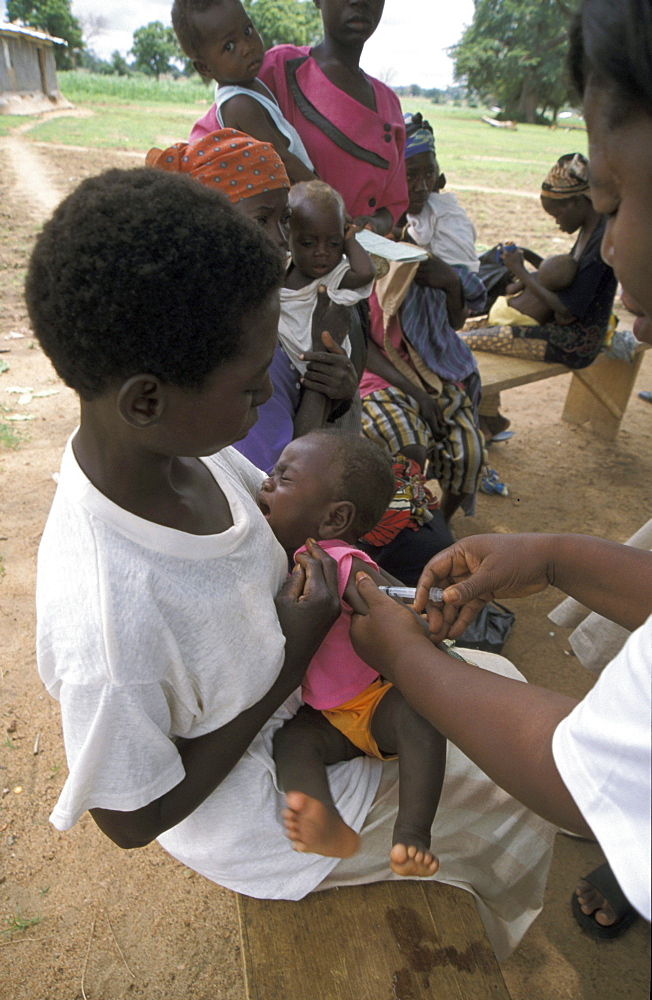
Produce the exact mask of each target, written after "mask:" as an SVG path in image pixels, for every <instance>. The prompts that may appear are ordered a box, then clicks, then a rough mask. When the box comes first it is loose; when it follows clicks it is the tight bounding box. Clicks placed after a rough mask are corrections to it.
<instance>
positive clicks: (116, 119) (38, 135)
mask: <svg viewBox="0 0 652 1000" xmlns="http://www.w3.org/2000/svg"><path fill="white" fill-rule="evenodd" d="M77 107H81V108H86V109H88V110H90V111H92V115H91V116H90V117H86V118H50V119H46V120H45V121H43V122H40V123H39V124H37V125H36V126H35V127H34V128H33V129H31V130H30V131H29V133H28V134H27V138H29V139H32V140H35V141H38V142H52V143H56V144H62V145H64V146H88V147H91V148H93V149H132V150H138V151H139V152H143V153H145V152H147V150H148V149H150V148H151V147H152V146H162V147H165V146H170V145H172V143H173V142H179V141H180V140H184V141H185V140H186V139H187V138H188V134H189V132H190V129H191V128H192V124H193V122H194V121H195V119H197V118H199V117H200V115H202V114H203V113H204V110H205V109H202V108H197V109H194V110H193V109H187V110H181V109H179V110H171V109H170V108H169V106H168V107H163V106H160V105H158V106H157V105H146V104H141V105H139V104H135V105H128V106H120V105H118V104H105V105H104V104H92V105H91V104H89V105H77Z"/></svg>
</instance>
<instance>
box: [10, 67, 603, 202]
mask: <svg viewBox="0 0 652 1000" xmlns="http://www.w3.org/2000/svg"><path fill="white" fill-rule="evenodd" d="M59 85H60V87H61V90H62V92H63V93H64V94H65V96H66V97H68V99H69V100H70V101H72V103H73V104H74V105H75V107H76V109H77V110H78V111H82V112H86V114H85V115H84V116H82V117H73V116H66V117H60V118H58V117H57V118H55V117H48V116H44V117H43V118H42V119H41V120H39V121H38V122H36V123H35V124H34V126H33V127H32V128H31V129H30V130H29V138H30V139H33V140H35V141H39V142H51V143H57V144H62V145H69V146H89V147H93V148H100V149H102V148H111V149H133V150H138V151H142V152H145V151H147V150H148V149H149V148H150V147H151V146H166V145H170V144H171V143H173V142H177V141H179V140H183V139H186V138H187V137H188V133H189V131H190V128H191V125H192V122H193V121H194V120H195V119H196V118H198V117H199V116H200V115H202V114H203V113H204V112H205V111H206V110H207V109H208V107H209V104H210V102H211V101H212V89H211V88H210V87H206V86H205V85H204V84H203V83H202V82H201V81H200V80H199V79H198V78H194V79H190V80H187V79H180V80H178V81H171V80H161V82H160V83H157V82H156V80H154V79H152V78H150V77H142V76H139V77H115V76H100V75H95V74H88V73H79V72H77V73H74V72H69V73H60V74H59ZM402 105H403V108H404V110H405V111H412V112H415V111H421V113H422V114H423V115H424V117H425V118H427V119H428V120H429V121H430V123H431V124H432V126H433V128H434V130H435V136H436V140H437V152H438V157H439V161H440V165H441V168H442V169H443V170H444V172H445V173H446V175H447V177H448V180H449V183H450V186H451V187H454V188H457V189H460V190H463V189H464V188H468V189H470V190H477V189H479V188H480V189H481V188H491V189H492V190H501V191H505V192H523V193H527V192H529V193H531V194H532V195H533V196H535V197H536V195H537V194H538V191H539V186H540V183H541V179H542V177H543V176H544V174H545V173H546V171H547V170H548V168H549V167H550V165H551V164H552V163H553V162H554V160H555V159H556V158H557V157H558V156H560V155H561V154H562V153H567V152H571V151H580V152H586V147H587V140H586V132H585V131H584V130H583V123H581V122H578V121H577V120H576V119H571V120H570V121H571V122H572V123H573V124H575V125H579V126H580V127H579V128H573V129H568V128H565V127H560V128H557V129H550V128H546V127H545V126H540V125H519V126H518V128H517V129H516V130H515V131H512V130H508V129H499V128H492V127H491V126H489V125H486V124H485V123H484V122H482V121H481V116H482V114H483V113H485V112H483V110H482V109H481V108H461V107H460V108H457V107H453V106H450V105H436V104H432V103H431V102H430V101H428V100H426V99H424V98H404V99H403V100H402ZM28 121H29V119H28V118H23V117H20V118H17V117H11V116H6V117H2V118H0V134H7V133H10V132H11V131H13V130H14V129H15V128H17V127H21V126H24V125H25V124H27V123H28ZM566 124H567V123H566ZM21 130H22V129H21Z"/></svg>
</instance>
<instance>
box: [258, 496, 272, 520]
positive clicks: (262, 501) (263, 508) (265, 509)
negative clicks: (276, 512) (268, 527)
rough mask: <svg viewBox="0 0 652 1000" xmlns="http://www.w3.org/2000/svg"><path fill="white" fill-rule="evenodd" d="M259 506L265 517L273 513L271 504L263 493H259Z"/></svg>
mask: <svg viewBox="0 0 652 1000" xmlns="http://www.w3.org/2000/svg"><path fill="white" fill-rule="evenodd" d="M258 508H259V510H260V512H261V514H262V515H263V517H269V515H270V514H271V510H270V507H269V504H268V503H267V501H266V500H265V498H264V497H263V496H262V495H259V497H258Z"/></svg>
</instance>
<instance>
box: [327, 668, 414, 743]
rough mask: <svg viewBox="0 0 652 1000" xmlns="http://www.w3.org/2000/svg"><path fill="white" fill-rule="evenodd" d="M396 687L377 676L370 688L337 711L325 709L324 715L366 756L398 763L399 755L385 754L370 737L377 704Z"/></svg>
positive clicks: (340, 706) (346, 702)
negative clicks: (397, 756)
mask: <svg viewBox="0 0 652 1000" xmlns="http://www.w3.org/2000/svg"><path fill="white" fill-rule="evenodd" d="M392 686H393V685H392V684H390V683H389V681H384V680H382V679H381V678H380V677H378V678H377V679H376V680H375V681H372V682H371V684H370V685H369V687H366V688H365V689H364V691H361V692H360V694H357V695H356V696H355V697H354V698H350V699H349V700H348V701H345V702H344V703H343V704H342V705H338V706H337V708H322V710H321V714H322V715H323V716H325V717H326V718H327V719H328V721H329V722H330V723H331V725H333V726H335V728H336V729H339V731H340V732H341V733H344V735H345V736H348V738H349V739H350V740H351V743H353V745H354V746H356V747H358V749H359V750H362V752H363V753H365V754H366V755H367V757H378V758H379V760H395V759H396V754H390V755H387V756H386V755H385V754H384V753H382V751H381V750H380V749H379V747H378V744H377V743H376V741H375V739H374V738H373V736H372V735H371V717H372V715H373V714H374V712H375V711H376V708H377V706H378V703H379V702H380V700H381V699H382V698H384V697H385V695H386V694H387V692H388V691H389V689H390V688H391V687H392Z"/></svg>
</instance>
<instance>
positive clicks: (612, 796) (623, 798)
mask: <svg viewBox="0 0 652 1000" xmlns="http://www.w3.org/2000/svg"><path fill="white" fill-rule="evenodd" d="M651 681H652V616H650V618H648V620H647V621H646V622H645V624H644V625H642V626H641V628H639V629H637V631H636V632H634V633H633V634H632V636H631V637H630V638H629V639H628V640H627V642H626V644H625V646H624V647H623V649H622V650H621V652H620V653H619V654H618V655H617V656H616V657H615V659H613V660H612V661H611V663H610V664H609V665H608V666H607V667H605V669H604V670H603V672H602V674H601V675H600V677H599V678H598V680H597V682H596V684H595V687H593V688H592V689H591V691H589V693H588V694H587V696H586V697H585V698H583V699H582V701H581V702H580V703H579V705H577V706H576V707H575V708H574V709H573V711H572V712H571V714H570V715H569V716H568V717H567V718H566V719H564V720H563V721H562V722H560V724H559V725H558V726H557V729H556V731H555V733H554V736H553V742H552V750H553V755H554V758H555V764H556V765H557V770H558V771H559V773H560V775H561V777H562V779H563V781H564V784H565V785H566V787H567V788H568V790H569V791H570V793H571V795H572V796H573V798H574V800H575V802H576V803H577V806H578V808H579V809H580V811H581V813H582V815H583V816H584V818H585V819H586V821H587V823H588V824H589V826H590V827H591V829H592V830H593V832H594V833H595V835H596V837H597V838H598V841H599V843H600V846H601V847H602V850H603V851H604V853H605V855H606V857H607V860H608V862H609V864H610V865H611V868H612V869H613V873H614V875H615V876H616V878H617V880H618V882H619V884H620V887H621V888H622V890H623V892H624V893H625V895H626V896H627V898H628V899H629V901H630V902H631V904H632V906H635V907H636V909H637V910H638V911H639V912H640V913H642V914H643V916H644V917H646V919H647V920H650V764H651V761H650V726H651V724H652V718H651V708H650V684H651Z"/></svg>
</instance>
